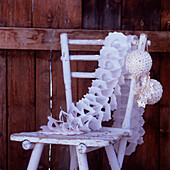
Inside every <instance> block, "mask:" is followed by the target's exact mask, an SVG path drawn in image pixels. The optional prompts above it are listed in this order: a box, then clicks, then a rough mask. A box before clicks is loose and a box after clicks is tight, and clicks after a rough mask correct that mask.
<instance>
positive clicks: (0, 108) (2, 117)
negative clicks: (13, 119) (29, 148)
mask: <svg viewBox="0 0 170 170" xmlns="http://www.w3.org/2000/svg"><path fill="white" fill-rule="evenodd" d="M6 121H7V115H6V51H5V50H1V51H0V151H1V152H0V169H7V159H6V158H7V143H6V142H7V141H6V138H7V129H6Z"/></svg>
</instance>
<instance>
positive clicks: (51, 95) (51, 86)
mask: <svg viewBox="0 0 170 170" xmlns="http://www.w3.org/2000/svg"><path fill="white" fill-rule="evenodd" d="M51 56H52V50H50V116H52V97H53V83H52V67H51Z"/></svg>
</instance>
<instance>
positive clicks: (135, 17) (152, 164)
mask: <svg viewBox="0 0 170 170" xmlns="http://www.w3.org/2000/svg"><path fill="white" fill-rule="evenodd" d="M122 5H123V6H122V29H127V30H129V29H131V30H159V29H160V11H161V1H160V0H158V1H154V0H146V1H142V0H137V1H135V0H130V1H128V0H123V3H122ZM152 59H153V66H152V69H151V78H155V79H157V80H158V81H159V79H160V76H159V75H160V56H159V54H152ZM159 117H160V105H159V103H157V104H155V105H153V106H149V105H148V106H147V107H146V110H145V113H144V120H145V124H144V129H145V131H146V133H145V136H144V144H142V145H140V146H137V150H136V151H135V153H133V154H132V155H131V156H128V157H125V160H124V164H123V168H122V169H159Z"/></svg>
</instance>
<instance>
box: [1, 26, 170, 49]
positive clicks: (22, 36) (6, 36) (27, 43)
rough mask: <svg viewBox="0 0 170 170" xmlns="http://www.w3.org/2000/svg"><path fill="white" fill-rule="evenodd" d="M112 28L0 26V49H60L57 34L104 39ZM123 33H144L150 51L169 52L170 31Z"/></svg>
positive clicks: (74, 37) (77, 37) (76, 37)
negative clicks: (81, 28)
mask: <svg viewBox="0 0 170 170" xmlns="http://www.w3.org/2000/svg"><path fill="white" fill-rule="evenodd" d="M113 31H114V30H76V29H41V28H6V27H1V28H0V49H29V50H50V49H51V50H60V43H59V41H60V40H59V36H60V34H61V33H63V32H66V33H68V37H69V39H104V38H105V36H107V35H108V33H109V32H113ZM119 32H123V33H125V34H135V35H140V34H141V33H143V32H144V33H146V34H147V35H148V39H149V40H151V43H152V45H151V47H149V51H150V52H170V48H169V47H170V32H167V31H124V30H122V31H119ZM100 48H101V47H99V46H92V47H90V46H86V48H84V46H73V45H70V49H71V50H75V51H99V49H100Z"/></svg>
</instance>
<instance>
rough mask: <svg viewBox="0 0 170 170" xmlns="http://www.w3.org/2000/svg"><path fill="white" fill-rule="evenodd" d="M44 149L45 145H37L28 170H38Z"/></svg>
mask: <svg viewBox="0 0 170 170" xmlns="http://www.w3.org/2000/svg"><path fill="white" fill-rule="evenodd" d="M43 148H44V143H37V144H35V146H34V149H33V151H32V154H31V158H30V161H29V164H28V167H27V170H36V169H37V167H38V164H39V161H40V158H41V154H42V151H43Z"/></svg>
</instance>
